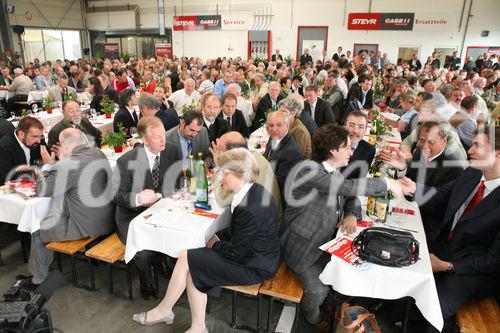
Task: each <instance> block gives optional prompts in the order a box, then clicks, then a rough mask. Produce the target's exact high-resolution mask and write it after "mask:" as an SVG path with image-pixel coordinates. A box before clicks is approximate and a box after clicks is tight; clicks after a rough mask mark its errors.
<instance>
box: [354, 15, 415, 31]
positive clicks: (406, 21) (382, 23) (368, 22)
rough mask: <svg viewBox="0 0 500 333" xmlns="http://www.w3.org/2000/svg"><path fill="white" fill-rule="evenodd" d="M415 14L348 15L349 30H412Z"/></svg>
mask: <svg viewBox="0 0 500 333" xmlns="http://www.w3.org/2000/svg"><path fill="white" fill-rule="evenodd" d="M414 21H415V13H349V23H348V25H347V29H349V30H413V22H414Z"/></svg>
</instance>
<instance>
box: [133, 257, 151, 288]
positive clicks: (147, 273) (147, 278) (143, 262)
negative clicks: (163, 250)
mask: <svg viewBox="0 0 500 333" xmlns="http://www.w3.org/2000/svg"><path fill="white" fill-rule="evenodd" d="M153 255H154V254H153V252H152V251H148V250H144V251H140V252H137V253H136V254H135V256H134V259H133V260H134V263H135V266H136V267H137V269H138V270H139V279H140V281H141V285H142V284H144V283H152V281H153V275H152V271H151V265H152V264H153Z"/></svg>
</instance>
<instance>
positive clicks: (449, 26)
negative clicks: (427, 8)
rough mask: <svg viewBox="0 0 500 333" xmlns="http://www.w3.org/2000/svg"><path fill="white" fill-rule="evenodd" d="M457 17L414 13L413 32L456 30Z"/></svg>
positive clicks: (456, 15)
mask: <svg viewBox="0 0 500 333" xmlns="http://www.w3.org/2000/svg"><path fill="white" fill-rule="evenodd" d="M458 20H459V15H458V14H455V15H450V14H442V13H439V14H436V13H416V14H415V23H414V24H413V30H417V31H418V30H424V31H441V32H442V31H449V30H455V29H457V28H458V23H459V22H458Z"/></svg>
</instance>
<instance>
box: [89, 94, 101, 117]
mask: <svg viewBox="0 0 500 333" xmlns="http://www.w3.org/2000/svg"><path fill="white" fill-rule="evenodd" d="M102 96H103V95H95V96H94V97H92V102H90V108H91V109H95V110H96V111H97V114H101V100H102Z"/></svg>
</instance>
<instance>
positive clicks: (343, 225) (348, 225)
mask: <svg viewBox="0 0 500 333" xmlns="http://www.w3.org/2000/svg"><path fill="white" fill-rule="evenodd" d="M339 224H340V231H342V232H343V233H345V234H348V235H350V234H352V233H354V232H356V225H357V221H356V217H355V216H352V215H348V216H346V217H344V218H343V219H342V221H340V223H339Z"/></svg>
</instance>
